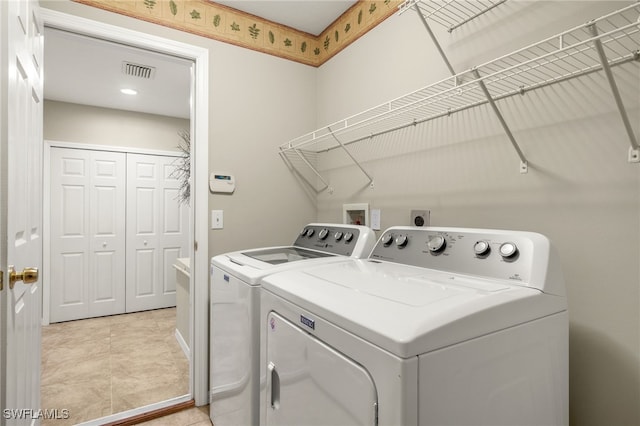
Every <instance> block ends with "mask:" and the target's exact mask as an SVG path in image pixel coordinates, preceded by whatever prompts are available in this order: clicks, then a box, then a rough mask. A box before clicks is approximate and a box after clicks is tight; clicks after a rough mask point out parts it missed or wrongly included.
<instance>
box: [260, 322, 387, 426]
mask: <svg viewBox="0 0 640 426" xmlns="http://www.w3.org/2000/svg"><path fill="white" fill-rule="evenodd" d="M267 321H268V324H267V330H268V331H267V339H266V345H267V361H266V362H267V398H266V401H262V403H265V404H266V405H267V406H266V424H268V425H296V426H300V425H331V424H332V425H375V424H376V417H377V416H376V411H377V395H376V388H375V385H374V383H373V380H372V379H371V376H370V375H369V373H368V372H367V371H366V370H365V369H364V368H363V367H362V366H360V365H359V364H356V363H355V362H354V361H353V360H351V359H349V358H347V357H346V356H344V355H342V354H341V353H339V352H337V351H335V350H334V349H332V348H331V347H329V346H328V345H327V344H325V343H323V342H322V341H320V340H318V339H317V338H316V337H315V336H313V335H311V334H309V333H307V332H306V331H304V330H302V329H301V328H299V327H297V326H296V325H294V324H292V323H291V322H290V321H288V320H287V319H285V318H283V317H282V316H280V315H278V314H277V313H274V312H271V313H270V314H269V316H268V318H267Z"/></svg>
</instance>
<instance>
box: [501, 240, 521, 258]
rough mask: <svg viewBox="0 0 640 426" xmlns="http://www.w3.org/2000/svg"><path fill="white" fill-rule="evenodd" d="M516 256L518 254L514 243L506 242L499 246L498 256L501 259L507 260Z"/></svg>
mask: <svg viewBox="0 0 640 426" xmlns="http://www.w3.org/2000/svg"><path fill="white" fill-rule="evenodd" d="M516 254H518V247H517V246H516V245H515V244H514V243H511V242H508V243H503V244H502V245H500V256H502V257H503V258H505V259H509V258H512V257H513V256H515V255H516Z"/></svg>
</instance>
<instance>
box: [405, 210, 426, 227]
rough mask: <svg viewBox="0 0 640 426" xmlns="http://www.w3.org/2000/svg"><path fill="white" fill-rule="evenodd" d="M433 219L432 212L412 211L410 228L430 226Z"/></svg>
mask: <svg viewBox="0 0 640 426" xmlns="http://www.w3.org/2000/svg"><path fill="white" fill-rule="evenodd" d="M430 219H431V211H430V210H411V222H410V223H409V225H410V226H429V222H430Z"/></svg>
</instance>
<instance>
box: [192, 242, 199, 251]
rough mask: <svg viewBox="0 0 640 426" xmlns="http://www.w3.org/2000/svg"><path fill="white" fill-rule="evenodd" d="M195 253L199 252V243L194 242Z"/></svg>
mask: <svg viewBox="0 0 640 426" xmlns="http://www.w3.org/2000/svg"><path fill="white" fill-rule="evenodd" d="M193 251H198V242H197V241H194V242H193Z"/></svg>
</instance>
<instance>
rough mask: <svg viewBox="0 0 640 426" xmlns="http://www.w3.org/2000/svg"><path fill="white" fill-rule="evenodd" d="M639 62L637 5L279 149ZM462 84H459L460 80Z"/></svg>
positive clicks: (372, 132) (351, 137)
mask: <svg viewBox="0 0 640 426" xmlns="http://www.w3.org/2000/svg"><path fill="white" fill-rule="evenodd" d="M598 44H600V45H601V46H602V49H603V50H604V54H605V56H606V58H605V60H606V61H607V65H608V66H609V67H613V66H617V65H621V64H623V63H628V62H631V61H635V65H636V66H637V64H639V63H640V61H639V60H640V3H634V4H633V5H630V6H628V7H625V8H623V9H620V10H618V11H616V12H613V13H611V14H608V15H605V16H603V17H601V18H598V19H596V20H593V21H590V22H587V23H586V24H583V25H580V26H578V27H575V28H573V29H571V30H568V31H565V32H563V33H560V34H558V35H556V36H554V37H550V38H548V39H545V40H542V41H540V42H538V43H535V44H532V45H530V46H528V47H525V48H523V49H520V50H518V51H515V52H513V53H511V54H509V55H505V56H502V57H500V58H497V59H495V60H493V61H490V62H487V63H484V64H482V65H479V66H477V67H475V68H472V69H469V70H466V71H464V72H461V73H458V74H456V75H454V76H452V77H449V78H446V79H444V80H441V81H439V82H437V83H435V84H432V85H429V86H426V87H423V88H421V89H419V90H416V91H414V92H411V93H409V94H406V95H404V96H402V97H399V98H396V99H393V100H391V101H389V102H387V103H384V104H382V105H378V106H376V107H374V108H370V109H368V110H366V111H363V112H361V113H358V114H355V115H353V116H351V117H348V118H345V119H343V120H340V121H337V122H335V123H333V124H330V125H328V126H325V127H323V128H320V129H318V130H316V131H314V132H310V133H307V134H305V135H302V136H300V137H298V138H295V139H293V140H291V141H289V142H287V143H285V144H283V145H281V146H280V150H281V151H287V150H292V149H296V150H301V149H303V150H310V151H313V152H322V151H327V150H331V149H335V148H338V147H341V146H342V147H343V148H344V145H348V144H349V143H353V142H357V141H362V140H366V139H369V138H374V137H375V136H378V135H382V134H385V133H389V132H393V131H396V130H399V129H402V128H404V127H407V126H411V125H415V124H418V123H422V122H426V121H429V120H433V119H436V118H439V117H442V116H446V115H449V114H452V113H454V112H458V111H462V110H465V109H468V108H473V107H476V106H479V105H483V104H486V103H487V102H488V100H487V96H486V94H485V93H484V92H483V89H482V87H481V86H482V85H481V84H480V83H484V85H485V86H486V88H487V89H488V91H489V93H490V94H491V97H492V98H493V99H494V100H499V99H503V98H506V97H509V96H513V95H515V94H523V93H525V92H527V91H529V90H534V89H537V88H541V87H544V86H547V85H550V84H555V83H558V82H561V81H564V80H567V79H571V78H575V77H579V76H582V75H586V74H589V73H592V72H596V71H600V70H602V69H603V62H601V57H600V56H599V52H598V48H597V47H596V46H597V45H598ZM460 82H464V83H460Z"/></svg>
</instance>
